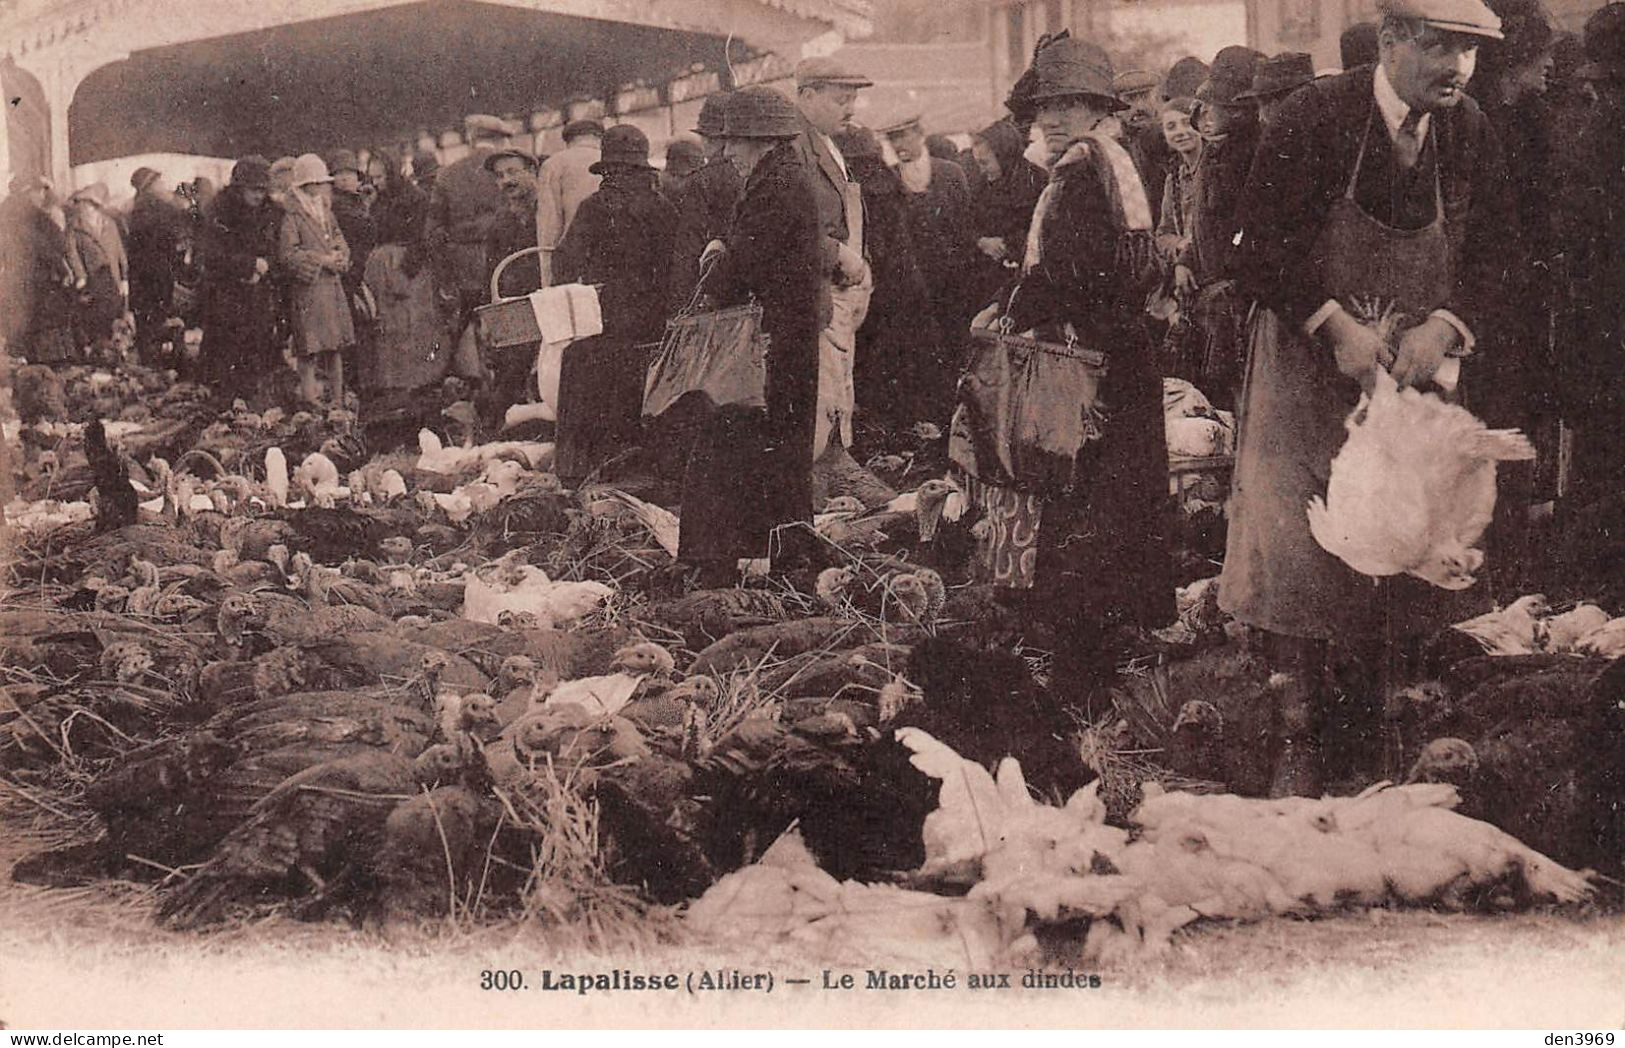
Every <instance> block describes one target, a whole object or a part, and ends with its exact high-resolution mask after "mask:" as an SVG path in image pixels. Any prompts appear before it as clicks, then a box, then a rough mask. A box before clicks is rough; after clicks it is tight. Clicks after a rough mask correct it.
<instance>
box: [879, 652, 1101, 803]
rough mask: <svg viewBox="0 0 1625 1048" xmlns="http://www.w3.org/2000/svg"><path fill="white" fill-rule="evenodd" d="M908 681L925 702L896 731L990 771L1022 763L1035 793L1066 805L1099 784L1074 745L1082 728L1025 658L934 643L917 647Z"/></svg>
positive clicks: (905, 716) (904, 714) (904, 713)
mask: <svg viewBox="0 0 1625 1048" xmlns="http://www.w3.org/2000/svg"><path fill="white" fill-rule="evenodd" d="M908 679H909V680H910V681H911V682H913V683H914V684H915V685H916V686H917V687H918V688H919V689H920V690H921V692H922V693H923V695H924V700H923V701H922V702H918V703H914V704H912V705H910V706H908V707H906V708H905V709H904V710H903V711H902V713H900V714H899V715H898V717H897V719H896V721H895V722H894V723H893V724H892V725H891V726H892V727H894V728H901V727H916V728H921V729H923V730H924V731H926V732H928V733H929V734H930V735H932V736H933V737H934V738H936V739H938V740H940V741H942V742H943V743H945V744H946V745H948V746H950V747H952V748H953V749H954V751H955V752H957V753H958V754H959V755H960V756H962V757H964V758H965V759H966V760H971V761H975V762H976V763H978V764H981V765H984V766H986V767H988V768H990V769H991V768H994V767H996V766H997V764H998V762H999V761H1000V760H1002V759H1004V758H1005V757H1015V758H1016V759H1018V760H1019V761H1021V769H1022V771H1023V772H1024V773H1025V774H1026V777H1027V782H1028V784H1029V785H1031V786H1032V787H1033V788H1034V789H1037V790H1039V791H1043V792H1055V793H1058V794H1059V795H1060V796H1062V797H1067V796H1070V795H1071V794H1072V791H1074V790H1076V789H1078V788H1080V787H1082V786H1084V785H1086V784H1087V783H1088V782H1089V781H1090V780H1091V779H1093V778H1094V773H1093V772H1091V771H1090V770H1089V769H1088V768H1087V767H1086V766H1085V765H1084V763H1083V760H1082V758H1081V757H1080V755H1079V751H1078V747H1077V745H1076V743H1075V742H1074V741H1073V735H1074V733H1075V732H1076V730H1077V727H1076V724H1075V723H1074V722H1073V721H1072V720H1071V718H1069V717H1068V716H1067V715H1066V713H1065V712H1064V711H1063V710H1061V709H1060V708H1059V706H1057V705H1056V703H1055V702H1054V700H1053V699H1052V698H1051V697H1050V696H1049V694H1047V693H1046V692H1045V691H1044V690H1043V689H1042V688H1040V687H1039V686H1038V684H1037V682H1036V681H1034V680H1033V676H1032V671H1031V669H1030V668H1029V667H1028V665H1027V662H1026V660H1024V659H1022V658H1021V657H1020V656H1018V655H1014V654H1011V653H1010V652H1007V651H1001V650H981V649H977V648H971V647H968V646H966V645H964V644H960V643H958V642H956V641H952V640H948V639H945V638H940V637H934V638H930V639H928V640H925V641H922V642H921V643H920V644H918V645H916V646H915V648H914V651H913V653H912V655H911V656H910V658H909V663H908Z"/></svg>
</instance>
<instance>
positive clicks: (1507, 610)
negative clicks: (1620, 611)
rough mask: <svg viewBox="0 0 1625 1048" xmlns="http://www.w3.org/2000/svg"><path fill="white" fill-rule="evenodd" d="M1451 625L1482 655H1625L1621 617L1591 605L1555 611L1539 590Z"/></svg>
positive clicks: (1623, 622) (1624, 630) (1623, 621)
mask: <svg viewBox="0 0 1625 1048" xmlns="http://www.w3.org/2000/svg"><path fill="white" fill-rule="evenodd" d="M1452 628H1454V629H1456V630H1458V631H1460V632H1462V633H1465V634H1466V635H1467V636H1469V637H1471V638H1473V639H1474V640H1476V641H1478V643H1479V644H1480V645H1481V646H1482V647H1483V648H1484V653H1485V654H1487V655H1536V654H1541V653H1547V654H1564V655H1600V656H1602V657H1603V658H1606V659H1617V658H1619V657H1621V656H1625V616H1621V617H1618V618H1610V617H1609V615H1608V613H1607V612H1606V611H1604V610H1602V609H1601V608H1599V607H1598V606H1597V605H1595V604H1578V605H1576V606H1574V607H1573V608H1571V609H1569V610H1568V611H1565V612H1562V613H1560V614H1559V613H1555V612H1554V611H1553V610H1552V607H1551V605H1550V604H1548V603H1547V601H1546V597H1545V595H1544V594H1540V593H1531V594H1529V595H1528V596H1526V597H1519V598H1518V599H1517V600H1515V601H1513V602H1512V603H1511V604H1508V605H1507V606H1506V607H1504V608H1499V609H1497V610H1495V611H1491V612H1487V613H1485V614H1483V615H1479V616H1477V617H1476V618H1471V619H1468V620H1467V621H1465V622H1458V623H1456V624H1455V626H1454V627H1452Z"/></svg>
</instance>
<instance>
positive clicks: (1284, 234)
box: [1203, 67, 1517, 381]
mask: <svg viewBox="0 0 1625 1048" xmlns="http://www.w3.org/2000/svg"><path fill="white" fill-rule="evenodd" d="M1372 72H1373V71H1372V69H1371V68H1370V67H1362V68H1360V69H1358V70H1356V71H1354V72H1351V73H1345V74H1343V75H1341V76H1335V77H1328V78H1326V79H1324V80H1317V81H1315V82H1313V83H1311V84H1309V85H1308V86H1306V87H1305V88H1303V89H1302V90H1299V91H1297V92H1296V93H1294V94H1293V95H1292V97H1291V98H1289V99H1288V100H1287V101H1286V103H1284V105H1283V108H1282V110H1281V113H1280V115H1279V116H1278V117H1277V119H1276V121H1275V123H1274V124H1272V125H1271V126H1270V128H1269V130H1268V131H1267V132H1266V133H1265V135H1264V139H1263V141H1262V142H1261V143H1260V145H1259V148H1258V150H1257V153H1256V160H1255V161H1254V163H1253V167H1252V172H1251V174H1250V175H1249V177H1248V180H1247V189H1246V193H1245V194H1244V198H1243V200H1242V203H1241V226H1242V228H1243V229H1245V230H1246V234H1245V237H1244V239H1243V243H1242V251H1241V259H1240V263H1241V270H1240V275H1241V278H1242V280H1243V281H1244V284H1245V287H1246V289H1247V290H1249V291H1250V292H1251V293H1252V295H1253V297H1254V298H1256V299H1257V300H1258V301H1260V302H1262V303H1263V304H1264V305H1265V306H1268V307H1269V308H1270V309H1273V310H1274V311H1275V312H1276V313H1277V315H1279V316H1281V317H1282V319H1283V321H1284V322H1285V323H1287V324H1289V325H1290V326H1292V327H1294V328H1301V327H1302V326H1303V324H1304V322H1305V321H1307V320H1308V319H1309V317H1310V315H1311V314H1313V313H1314V312H1315V310H1317V309H1319V308H1320V307H1321V305H1322V304H1324V303H1325V301H1326V300H1327V299H1328V298H1329V297H1331V296H1330V295H1329V294H1328V293H1327V291H1326V289H1325V287H1323V286H1322V285H1321V283H1320V272H1319V269H1320V267H1319V265H1318V264H1317V263H1316V259H1315V258H1314V246H1315V241H1316V239H1317V238H1318V237H1319V236H1320V230H1321V224H1322V222H1323V221H1324V219H1325V216H1326V213H1327V211H1328V209H1329V208H1330V207H1331V204H1332V201H1334V200H1336V199H1337V198H1338V197H1339V196H1341V195H1342V194H1343V191H1344V189H1345V188H1346V187H1347V185H1348V180H1349V174H1350V173H1351V172H1352V171H1353V170H1354V161H1355V157H1356V156H1357V155H1358V153H1359V151H1360V142H1361V140H1362V138H1366V136H1365V131H1366V128H1367V126H1368V117H1369V123H1370V125H1371V134H1370V136H1369V137H1368V138H1366V154H1365V159H1364V161H1362V163H1361V166H1360V180H1359V183H1358V184H1357V185H1356V186H1355V199H1356V201H1357V202H1358V203H1359V204H1360V206H1361V208H1363V209H1364V210H1365V212H1366V214H1368V215H1370V216H1371V217H1372V218H1375V219H1377V220H1378V221H1379V222H1382V223H1384V224H1386V225H1390V226H1394V227H1396V228H1400V229H1419V228H1422V227H1424V226H1426V225H1427V224H1428V223H1430V222H1431V221H1432V220H1433V214H1434V207H1433V194H1432V191H1431V185H1432V181H1431V180H1432V169H1431V165H1432V164H1433V163H1437V164H1438V170H1439V174H1440V177H1441V180H1442V181H1441V186H1442V189H1443V193H1444V206H1445V218H1446V224H1447V227H1449V230H1448V231H1449V233H1450V235H1451V239H1452V247H1453V250H1452V257H1453V259H1454V261H1455V263H1456V264H1455V266H1454V273H1453V280H1454V289H1453V293H1452V294H1451V296H1450V301H1448V302H1446V303H1445V304H1444V305H1443V306H1442V307H1441V308H1445V309H1448V310H1450V311H1451V312H1452V313H1454V314H1455V315H1456V316H1457V317H1459V318H1461V320H1462V322H1463V323H1465V324H1466V325H1467V327H1468V328H1469V329H1470V330H1472V331H1473V332H1474V333H1475V335H1482V336H1486V337H1488V336H1491V335H1492V334H1493V332H1494V331H1495V325H1496V319H1497V318H1495V317H1494V316H1493V314H1494V312H1495V303H1496V300H1497V299H1498V298H1500V297H1502V296H1503V294H1504V288H1505V286H1506V279H1507V272H1508V269H1509V267H1510V265H1511V263H1512V256H1511V254H1510V253H1509V251H1508V248H1509V246H1510V244H1511V243H1512V242H1513V240H1514V238H1515V235H1516V233H1515V231H1516V222H1517V214H1516V212H1515V211H1514V210H1513V209H1512V207H1511V206H1510V202H1509V201H1508V199H1507V197H1506V176H1505V172H1504V168H1503V166H1502V163H1501V153H1500V149H1499V147H1498V146H1497V143H1496V140H1495V137H1494V134H1493V132H1492V131H1491V129H1490V126H1489V121H1487V120H1486V119H1485V118H1484V114H1483V113H1482V112H1481V111H1480V110H1479V108H1478V105H1477V103H1475V102H1474V101H1473V100H1472V99H1471V98H1464V99H1463V100H1462V102H1461V104H1459V105H1457V106H1455V107H1453V108H1450V109H1444V110H1440V111H1438V112H1435V113H1434V114H1433V116H1432V119H1431V120H1430V123H1431V125H1432V126H1431V128H1430V129H1429V134H1430V137H1431V138H1432V140H1433V141H1434V142H1435V143H1437V148H1436V149H1427V150H1424V151H1423V155H1422V157H1421V160H1420V161H1419V162H1418V164H1417V166H1416V167H1415V169H1414V170H1413V171H1412V172H1411V177H1412V179H1413V180H1414V181H1415V182H1416V183H1417V184H1418V185H1424V186H1426V187H1427V189H1426V191H1425V192H1424V191H1420V190H1419V191H1418V192H1415V193H1409V194H1405V195H1404V197H1403V198H1402V199H1400V200H1397V201H1396V200H1395V199H1394V197H1393V195H1392V194H1391V193H1390V189H1389V187H1391V186H1393V185H1395V184H1397V182H1396V180H1397V178H1398V176H1397V175H1396V173H1395V172H1396V170H1397V161H1396V160H1395V159H1394V151H1393V145H1392V143H1391V142H1390V140H1389V137H1388V135H1387V133H1386V129H1385V128H1384V127H1383V125H1382V117H1381V115H1380V114H1378V113H1377V111H1376V104H1375V102H1373V101H1372V86H1371V80H1372ZM1203 159H1204V162H1205V160H1206V157H1204V158H1203ZM1464 214H1465V215H1466V216H1467V218H1466V221H1465V222H1464V223H1463V222H1461V221H1459V218H1460V216H1462V215H1464ZM1464 381H1466V378H1465V377H1464Z"/></svg>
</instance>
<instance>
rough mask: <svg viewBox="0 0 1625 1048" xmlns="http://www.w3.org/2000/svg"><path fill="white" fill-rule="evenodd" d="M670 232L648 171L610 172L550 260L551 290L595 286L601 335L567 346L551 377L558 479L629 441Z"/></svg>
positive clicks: (670, 219) (669, 218) (657, 330)
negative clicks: (555, 384)
mask: <svg viewBox="0 0 1625 1048" xmlns="http://www.w3.org/2000/svg"><path fill="white" fill-rule="evenodd" d="M676 226H677V212H676V211H675V210H674V209H673V208H672V206H671V204H669V203H667V201H666V199H665V197H662V196H661V195H660V192H659V190H657V189H656V188H655V177H654V172H653V171H643V170H627V169H620V170H616V169H612V170H611V171H609V172H608V173H606V174H605V175H604V178H603V181H602V182H601V183H600V184H599V187H598V192H596V193H594V194H593V195H592V196H590V197H588V198H587V199H586V200H584V201H582V203H581V207H580V208H578V209H577V210H576V215H575V219H574V220H573V221H572V222H571V223H570V228H569V230H568V231H567V232H566V233H565V234H564V240H563V241H562V242H560V244H559V246H558V250H557V251H555V252H554V254H553V278H554V280H555V281H556V282H558V283H561V284H562V283H582V284H598V285H600V290H599V292H598V302H599V308H600V311H601V312H602V314H603V318H604V333H603V334H602V335H600V336H598V337H596V338H589V339H583V340H582V341H580V342H576V343H573V344H571V345H570V346H569V347H568V348H567V349H565V351H564V360H563V362H562V363H561V365H560V369H559V405H558V473H559V476H560V477H562V478H565V479H566V480H570V481H574V480H580V479H581V478H582V477H584V476H585V475H586V474H588V473H590V472H591V471H592V470H593V469H595V468H597V467H598V466H600V465H602V464H603V463H604V461H605V460H607V459H609V458H611V457H613V456H614V455H616V454H618V453H620V452H621V451H624V450H626V449H627V448H628V447H630V446H632V445H633V444H634V443H635V442H636V440H637V435H638V419H639V416H640V415H641V414H642V407H643V380H644V378H645V376H646V375H647V373H648V368H649V359H648V350H647V348H646V347H647V346H648V345H649V344H650V343H655V342H658V341H659V340H660V337H661V335H662V334H663V333H664V332H665V325H666V294H667V292H668V290H669V287H668V284H667V271H668V269H669V268H670V266H671V242H672V234H673V232H674V230H675V229H676Z"/></svg>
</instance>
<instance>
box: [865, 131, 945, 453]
mask: <svg viewBox="0 0 1625 1048" xmlns="http://www.w3.org/2000/svg"><path fill="white" fill-rule="evenodd" d="M847 168H848V170H850V171H851V172H852V177H854V178H856V179H857V180H858V184H859V185H860V186H862V187H863V211H864V216H865V222H866V227H865V230H864V239H865V240H867V241H868V249H869V269H870V271H871V272H872V273H873V274H874V281H875V290H874V294H873V295H871V296H870V298H869V312H868V314H867V315H865V316H864V318H863V326H862V327H860V328H858V343H857V359H856V360H855V361H854V362H853V385H854V391H855V393H856V397H857V406H858V411H859V418H860V419H861V420H862V421H863V422H865V423H866V424H867V423H869V422H875V423H877V424H879V425H883V426H885V427H887V428H888V429H893V430H895V429H898V428H902V427H906V426H909V425H912V424H913V423H915V422H917V421H919V420H921V419H923V418H926V417H928V416H927V415H923V414H921V413H920V409H921V407H922V406H923V405H922V404H921V403H920V402H919V401H920V398H918V397H917V396H915V395H914V391H915V388H916V382H915V371H916V370H917V369H918V368H919V367H920V366H921V363H922V362H934V361H935V359H936V357H935V351H936V348H937V342H938V335H937V325H936V318H935V317H934V316H933V315H932V313H931V310H930V302H929V296H928V295H927V293H926V284H925V277H924V275H923V274H922V273H921V272H920V265H919V261H918V260H917V259H916V257H915V249H914V237H913V234H912V233H911V232H910V229H909V211H908V208H909V203H908V199H907V194H906V193H905V192H904V190H903V183H902V180H901V179H899V178H898V177H897V172H896V171H893V170H892V169H891V168H889V167H887V166H886V164H885V162H884V161H882V160H881V159H880V158H879V157H878V156H875V157H866V156H854V157H850V158H848V160H847Z"/></svg>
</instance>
